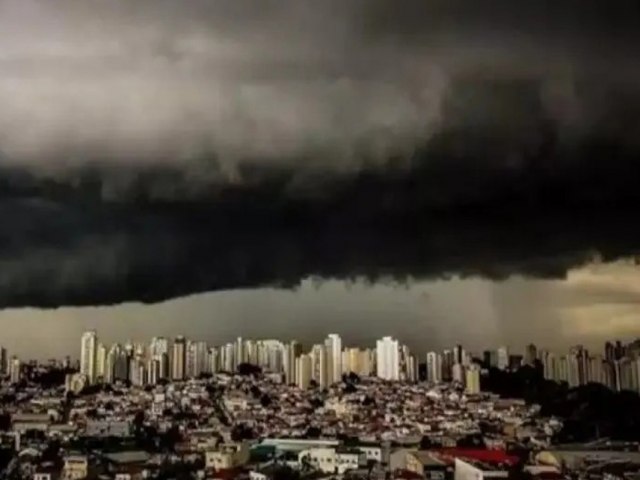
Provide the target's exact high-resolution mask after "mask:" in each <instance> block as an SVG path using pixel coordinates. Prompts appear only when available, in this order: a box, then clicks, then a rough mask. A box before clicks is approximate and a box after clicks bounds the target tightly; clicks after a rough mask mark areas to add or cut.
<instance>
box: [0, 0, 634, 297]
mask: <svg viewBox="0 0 640 480" xmlns="http://www.w3.org/2000/svg"><path fill="white" fill-rule="evenodd" d="M638 19H639V15H638V7H637V6H636V5H635V2H633V3H632V2H623V1H621V2H616V3H615V4H613V5H607V6H606V8H605V4H604V3H602V2H597V3H596V2H595V1H590V0H587V1H582V2H575V1H570V0H561V1H556V2H553V3H547V2H535V3H526V4H522V3H516V2H504V1H497V0H493V1H491V2H489V3H483V4H482V7H481V6H480V4H478V3H477V2H439V1H434V2H422V1H420V2H418V1H413V0H407V1H406V2H402V3H401V4H398V3H397V2H394V3H392V2H383V1H378V0H374V1H364V0H354V1H347V2H344V1H340V2H338V1H335V2H334V1H326V2H312V1H264V0H263V1H260V2H257V1H256V2H252V1H238V0H234V1H225V0H221V1H215V2H211V1H197V0H192V1H187V2H184V1H183V2H174V1H169V0H154V1H146V0H140V1H136V2H124V1H117V0H116V1H111V2H76V1H74V0H60V1H58V2H55V4H54V3H51V2H45V1H37V0H19V1H18V0H0V71H1V72H2V75H1V76H0V103H1V104H2V111H1V112H0V152H1V153H0V162H1V166H2V168H1V169H0V199H1V200H0V221H1V222H2V225H3V228H2V231H1V232H0V303H1V304H2V305H5V306H9V305H11V306H20V305H46V306H57V305H63V304H92V303H111V302H119V301H123V300H142V301H155V300H160V299H164V298H169V297H174V296H179V295H184V294H189V293H193V292H199V291H205V290H215V289H226V288H238V287H245V286H247V287H248V286H259V285H285V286H291V285H295V284H297V283H298V282H299V281H300V279H302V278H305V277H308V276H320V277H333V278H346V277H350V276H365V277H369V278H381V277H394V278H401V279H408V278H411V277H419V278H422V277H439V276H442V275H449V274H456V273H459V274H463V275H483V276H489V277H492V278H504V277H506V276H508V275H511V274H515V273H521V274H525V275H532V276H542V277H558V276H562V275H564V274H565V272H566V270H567V268H569V267H570V266H573V265H576V264H579V263H582V262H584V261H586V260H587V259H588V258H589V257H590V255H591V254H592V253H593V252H594V251H600V252H602V253H603V254H604V255H605V256H607V257H612V258H613V257H618V256H622V255H629V254H634V253H635V251H636V250H635V249H636V247H637V245H638V242H637V236H638V235H637V231H636V230H637V229H636V228H635V225H634V221H633V216H632V215H633V211H634V208H635V206H636V205H637V204H638V200H640V198H639V197H640V193H638V192H639V190H638V189H637V186H636V179H637V178H638V175H639V174H640V170H639V168H640V164H639V163H638V157H639V155H638V154H639V152H640V141H639V139H640V122H639V119H640V93H639V91H638V87H637V85H638V79H639V78H640V75H639V72H638V67H637V62H636V61H635V60H636V58H637V53H638V52H637V50H638V45H640V42H638V41H637V40H638V38H637V37H638V33H637V29H636V25H637V24H638V22H637V20H638Z"/></svg>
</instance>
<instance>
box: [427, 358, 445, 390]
mask: <svg viewBox="0 0 640 480" xmlns="http://www.w3.org/2000/svg"><path fill="white" fill-rule="evenodd" d="M427 381H428V382H431V383H440V382H441V381H442V356H441V355H440V354H438V353H437V352H429V353H427Z"/></svg>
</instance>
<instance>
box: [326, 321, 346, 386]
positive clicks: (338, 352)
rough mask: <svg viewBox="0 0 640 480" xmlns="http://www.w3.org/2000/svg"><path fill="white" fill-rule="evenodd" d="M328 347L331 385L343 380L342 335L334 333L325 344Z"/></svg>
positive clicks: (329, 380)
mask: <svg viewBox="0 0 640 480" xmlns="http://www.w3.org/2000/svg"><path fill="white" fill-rule="evenodd" d="M324 344H325V346H326V347H327V364H328V367H329V372H328V375H329V378H328V379H327V380H328V382H329V383H330V384H332V383H336V382H339V381H340V380H341V379H342V339H341V338H340V335H338V334H336V333H332V334H330V335H328V336H327V339H326V340H325V342H324Z"/></svg>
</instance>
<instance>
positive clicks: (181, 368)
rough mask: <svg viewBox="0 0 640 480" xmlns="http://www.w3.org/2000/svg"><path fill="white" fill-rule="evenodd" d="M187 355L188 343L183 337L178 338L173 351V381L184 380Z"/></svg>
mask: <svg viewBox="0 0 640 480" xmlns="http://www.w3.org/2000/svg"><path fill="white" fill-rule="evenodd" d="M186 355H187V341H186V339H185V338H184V337H183V336H178V337H176V339H175V340H174V341H173V351H172V355H171V378H172V379H173V380H184V378H185V373H186V372H185V363H186Z"/></svg>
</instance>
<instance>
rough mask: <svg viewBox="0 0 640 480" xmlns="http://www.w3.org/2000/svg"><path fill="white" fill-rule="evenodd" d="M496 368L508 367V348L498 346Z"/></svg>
mask: <svg viewBox="0 0 640 480" xmlns="http://www.w3.org/2000/svg"><path fill="white" fill-rule="evenodd" d="M498 368H499V369H500V370H506V369H507V368H509V349H508V348H507V347H500V348H498Z"/></svg>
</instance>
